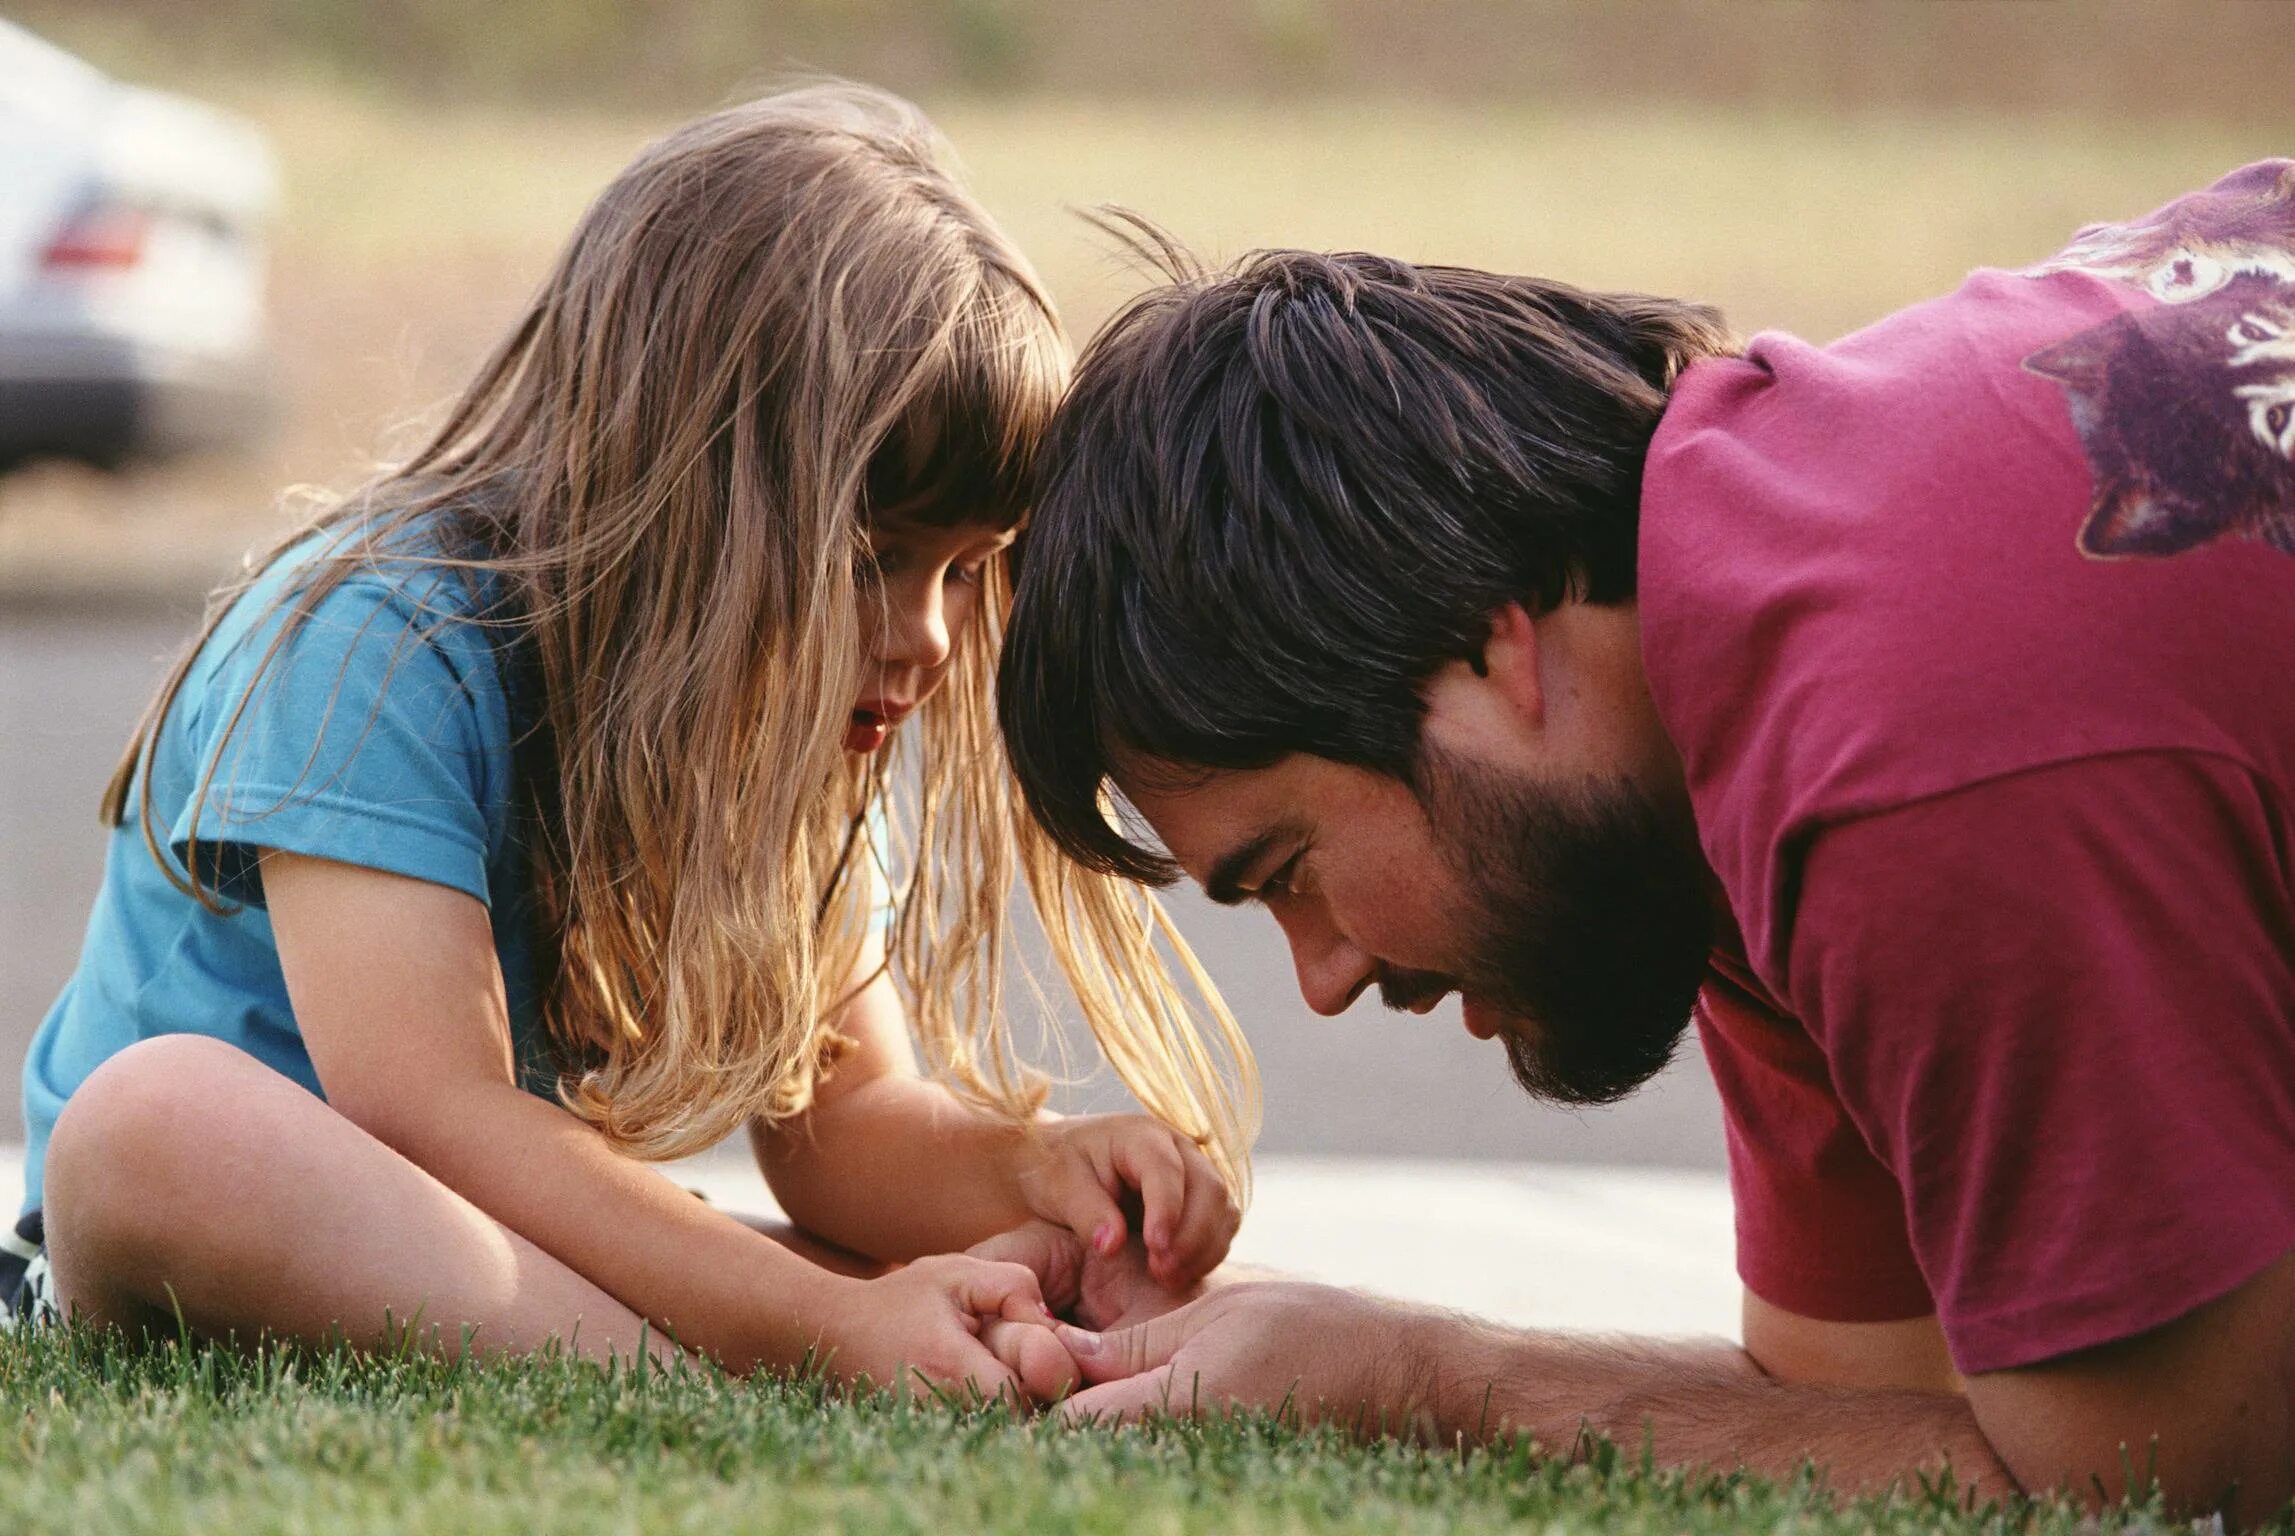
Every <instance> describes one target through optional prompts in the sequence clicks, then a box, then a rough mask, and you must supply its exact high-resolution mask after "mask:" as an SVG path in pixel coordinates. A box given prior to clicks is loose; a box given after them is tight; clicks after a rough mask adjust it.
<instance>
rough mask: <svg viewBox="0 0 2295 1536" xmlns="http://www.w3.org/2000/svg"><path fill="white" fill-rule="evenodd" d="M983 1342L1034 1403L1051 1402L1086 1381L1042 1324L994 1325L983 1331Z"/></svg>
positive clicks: (1056, 1338)
mask: <svg viewBox="0 0 2295 1536" xmlns="http://www.w3.org/2000/svg"><path fill="white" fill-rule="evenodd" d="M980 1342H981V1343H982V1344H983V1345H985V1346H986V1347H987V1350H988V1352H989V1353H990V1354H992V1355H994V1356H995V1357H996V1361H997V1363H998V1364H999V1365H1002V1366H1003V1367H1004V1368H1005V1369H1006V1370H1008V1371H1010V1372H1011V1373H1012V1375H1013V1377H1014V1378H1015V1379H1016V1380H1017V1381H1018V1382H1019V1383H1020V1389H1021V1390H1022V1391H1023V1392H1026V1393H1027V1394H1028V1397H1029V1399H1030V1400H1031V1401H1033V1402H1039V1403H1048V1402H1051V1401H1053V1400H1055V1399H1056V1398H1059V1397H1061V1396H1063V1395H1065V1394H1067V1393H1069V1392H1073V1391H1074V1390H1075V1389H1076V1387H1077V1386H1078V1385H1079V1384H1080V1383H1081V1382H1082V1381H1083V1372H1081V1371H1080V1370H1078V1369H1077V1367H1076V1362H1075V1359H1074V1358H1073V1357H1072V1356H1070V1355H1069V1353H1068V1350H1067V1347H1066V1346H1065V1345H1063V1344H1062V1343H1061V1342H1060V1339H1059V1336H1058V1335H1057V1334H1055V1333H1054V1332H1053V1331H1052V1330H1051V1329H1049V1328H1046V1327H1043V1326H1041V1325H1039V1324H1036V1323H1007V1322H1003V1321H997V1322H992V1323H990V1324H989V1325H988V1326H987V1327H986V1328H985V1329H983V1330H982V1331H981V1334H980Z"/></svg>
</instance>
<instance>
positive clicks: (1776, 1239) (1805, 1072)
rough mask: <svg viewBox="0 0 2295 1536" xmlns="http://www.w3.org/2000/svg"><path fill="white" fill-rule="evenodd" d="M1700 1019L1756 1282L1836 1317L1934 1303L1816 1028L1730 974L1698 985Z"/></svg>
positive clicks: (1890, 1184)
mask: <svg viewBox="0 0 2295 1536" xmlns="http://www.w3.org/2000/svg"><path fill="white" fill-rule="evenodd" d="M1697 1027H1698V1037H1699V1040H1700V1043H1701V1044H1702V1045H1703V1046H1704V1052H1705V1062H1706V1066H1707V1067H1708V1068H1709V1069H1710V1070H1711V1071H1712V1073H1713V1080H1714V1085H1715V1086H1716V1087H1717V1088H1718V1089H1719V1090H1720V1093H1721V1106H1722V1127H1723V1130H1724V1132H1725V1134H1726V1136H1727V1140H1728V1147H1729V1193H1730V1203H1731V1205H1732V1206H1733V1207H1734V1208H1735V1213H1736V1219H1737V1273H1738V1277H1739V1278H1740V1279H1742V1280H1743V1281H1744V1282H1745V1288H1746V1289H1747V1290H1749V1291H1751V1292H1752V1293H1753V1294H1754V1295H1756V1296H1758V1297H1760V1298H1761V1299H1762V1300H1763V1301H1766V1302H1768V1303H1770V1304H1771V1305H1772V1306H1777V1307H1782V1308H1784V1309H1785V1310H1786V1311H1788V1312H1793V1313H1797V1314H1799V1315H1800V1316H1802V1317H1810V1318H1818V1319H1821V1320H1823V1321H1825V1322H1833V1323H1880V1322H1893V1321H1896V1320H1898V1319H1902V1318H1908V1317H1926V1316H1928V1315H1929V1314H1930V1313H1932V1312H1934V1311H1935V1310H1936V1304H1935V1302H1934V1301H1932V1300H1931V1299H1930V1297H1929V1293H1928V1283H1927V1282H1926V1281H1925V1280H1923V1279H1922V1278H1921V1272H1920V1265H1919V1263H1918V1262H1917V1261H1916V1260H1915V1259H1914V1257H1913V1252H1912V1248H1911V1246H1910V1243H1909V1242H1908V1240H1907V1238H1906V1236H1905V1213H1904V1197H1903V1196H1902V1195H1901V1194H1900V1193H1899V1192H1898V1189H1897V1181H1896V1176H1895V1175H1894V1174H1892V1173H1890V1172H1889V1170H1888V1169H1887V1168H1885V1167H1883V1166H1881V1163H1880V1160H1879V1159H1878V1158H1876V1157H1874V1155H1873V1150H1872V1148H1871V1147H1869V1146H1867V1145H1866V1144H1865V1138H1864V1136H1863V1134H1862V1133H1861V1132H1859V1131H1858V1129H1857V1128H1856V1125H1855V1124H1854V1123H1853V1122H1852V1121H1851V1120H1850V1119H1849V1115H1848V1111H1847V1109H1846V1108H1845V1107H1844V1106H1843V1105H1842V1103H1841V1100H1840V1098H1839V1096H1838V1095H1837V1094H1836V1093H1835V1092H1834V1090H1833V1078H1832V1072H1831V1070H1830V1068H1829V1067H1828V1066H1827V1065H1826V1062H1825V1053H1824V1051H1823V1049H1822V1048H1821V1047H1819V1045H1818V1044H1817V1042H1816V1041H1815V1040H1814V1039H1812V1038H1810V1035H1809V1032H1808V1030H1807V1029H1806V1028H1804V1027H1803V1026H1802V1024H1801V1022H1800V1021H1799V1020H1797V1019H1794V1018H1791V1017H1788V1016H1787V1015H1785V1014H1783V1013H1782V1012H1780V1011H1779V1010H1778V1009H1777V1007H1776V1005H1775V1004H1774V1003H1773V1002H1771V1001H1770V1000H1769V999H1768V998H1767V997H1766V996H1761V995H1756V993H1755V992H1754V990H1753V989H1752V988H1751V987H1749V986H1747V985H1745V984H1743V983H1741V982H1739V981H1737V980H1735V979H1734V978H1731V977H1729V976H1727V975H1725V974H1722V973H1719V972H1716V973H1714V974H1712V975H1709V976H1708V978H1707V980H1706V984H1705V988H1704V990H1703V991H1702V992H1701V993H1700V994H1699V996H1698V1000H1697Z"/></svg>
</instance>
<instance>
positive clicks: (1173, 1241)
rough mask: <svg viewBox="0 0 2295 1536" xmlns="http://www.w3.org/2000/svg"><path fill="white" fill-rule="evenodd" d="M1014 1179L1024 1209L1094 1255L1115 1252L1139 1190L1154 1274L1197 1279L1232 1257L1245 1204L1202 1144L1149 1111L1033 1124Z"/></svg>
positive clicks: (1167, 1281) (1180, 1281) (1176, 1280)
mask: <svg viewBox="0 0 2295 1536" xmlns="http://www.w3.org/2000/svg"><path fill="white" fill-rule="evenodd" d="M1035 1132H1036V1134H1035V1136H1034V1137H1033V1138H1032V1146H1031V1149H1030V1151H1029V1153H1028V1154H1026V1157H1025V1160H1024V1162H1023V1164H1022V1167H1021V1170H1020V1173H1019V1176H1018V1183H1019V1189H1020V1197H1021V1199H1022V1200H1023V1201H1025V1202H1026V1204H1027V1206H1028V1209H1029V1210H1030V1211H1031V1212H1033V1213H1034V1214H1036V1215H1038V1216H1040V1217H1042V1218H1043V1219H1044V1220H1046V1221H1049V1222H1051V1223H1053V1224H1054V1225H1055V1226H1062V1227H1066V1228H1067V1229H1068V1230H1069V1231H1071V1232H1073V1233H1075V1234H1076V1236H1077V1237H1078V1238H1079V1239H1081V1240H1082V1241H1083V1243H1084V1245H1085V1247H1087V1248H1089V1249H1090V1250H1091V1251H1092V1252H1093V1253H1094V1254H1097V1255H1099V1256H1101V1257H1103V1258H1104V1257H1106V1256H1107V1255H1109V1254H1113V1253H1115V1252H1117V1251H1119V1250H1120V1249H1121V1248H1122V1247H1123V1246H1124V1240H1125V1237H1126V1235H1127V1234H1128V1232H1129V1231H1130V1223H1129V1222H1128V1221H1126V1220H1125V1216H1124V1209H1125V1205H1126V1203H1127V1197H1128V1196H1131V1195H1132V1194H1133V1192H1134V1191H1136V1192H1137V1200H1136V1204H1137V1208H1138V1210H1139V1213H1140V1227H1139V1230H1140V1237H1141V1240H1142V1243H1143V1245H1144V1246H1145V1248H1146V1252H1147V1267H1148V1273H1149V1274H1151V1275H1153V1276H1154V1277H1155V1278H1156V1279H1157V1280H1158V1281H1160V1282H1161V1283H1163V1284H1164V1285H1167V1286H1185V1285H1192V1284H1193V1283H1194V1282H1196V1281H1197V1280H1200V1279H1202V1278H1203V1277H1204V1276H1205V1275H1207V1274H1209V1273H1210V1272H1211V1271H1212V1270H1213V1269H1215V1268H1217V1267H1218V1265H1219V1261H1220V1260H1222V1259H1224V1258H1226V1257H1227V1245H1228V1244H1229V1243H1231V1242H1233V1241H1234V1239H1235V1229H1236V1227H1238V1226H1239V1225H1241V1224H1242V1220H1243V1213H1242V1212H1241V1211H1239V1210H1238V1209H1236V1205H1235V1197H1234V1196H1232V1195H1230V1194H1229V1193H1228V1192H1227V1186H1226V1185H1225V1184H1223V1183H1221V1182H1220V1179H1219V1175H1218V1174H1217V1173H1215V1172H1213V1171H1212V1167H1211V1162H1210V1160H1209V1159H1208V1158H1206V1157H1205V1156H1204V1155H1203V1153H1202V1151H1201V1149H1199V1148H1198V1147H1197V1146H1196V1145H1195V1143H1193V1142H1191V1141H1189V1140H1188V1139H1187V1138H1186V1137H1184V1136H1182V1135H1180V1134H1179V1133H1178V1132H1177V1131H1174V1130H1172V1129H1171V1128H1170V1127H1169V1126H1167V1125H1165V1124H1163V1122H1161V1121H1159V1120H1155V1119H1151V1118H1150V1117H1148V1116H1146V1115H1084V1116H1079V1117H1078V1118H1076V1119H1072V1120H1051V1121H1046V1122H1044V1123H1043V1124H1041V1125H1039V1126H1037V1127H1035Z"/></svg>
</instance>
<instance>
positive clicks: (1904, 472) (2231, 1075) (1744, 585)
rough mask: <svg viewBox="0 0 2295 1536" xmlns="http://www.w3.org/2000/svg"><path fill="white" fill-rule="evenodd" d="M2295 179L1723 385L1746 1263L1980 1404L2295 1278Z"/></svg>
mask: <svg viewBox="0 0 2295 1536" xmlns="http://www.w3.org/2000/svg"><path fill="white" fill-rule="evenodd" d="M2291 415H2295V162H2286V161H2279V162H2271V163H2267V164H2264V165H2258V166H2252V167H2249V168H2248V169H2246V170H2244V171H2240V172H2237V173H2235V174H2234V175H2232V176H2230V177H2227V178H2225V180H2223V181H2222V182H2219V183H2217V185H2216V186H2215V187H2213V188H2211V189H2209V191H2207V192H2206V193H2202V194H2196V195H2194V196H2193V197H2189V198H2185V199H2182V200H2180V201H2179V202H2177V203H2174V204H2170V205H2169V206H2168V207H2167V208H2164V209H2162V210H2160V211H2159V212H2158V213H2155V214H2153V215H2151V216H2150V217H2149V218H2147V219H2144V220H2141V221H2139V222H2137V223H2134V224H2128V225H2118V226H2106V227H2100V228H2096V229H2091V230H2087V231H2083V232H2082V234H2081V235H2080V236H2079V238H2078V239H2077V240H2076V242H2075V243H2074V245H2073V246H2072V247H2071V248H2070V249H2069V250H2068V251H2067V252H2066V253H2065V255H2064V256H2063V257H2060V258H2058V259H2057V260H2056V261H2054V262H2051V263H2049V264H2048V265H2047V266H2046V267H2043V268H2038V269H2034V270H2032V271H2029V272H2022V273H2013V272H2000V271H1984V272H1979V273H1977V274H1976V275H1974V276H1973V277H1971V278H1970V279H1969V280H1968V281H1967V283H1966V284H1964V285H1963V286H1962V287H1961V288H1960V289H1959V291H1957V292H1956V293H1953V294H1951V295H1950V296H1948V297H1945V298H1942V299H1938V300H1935V301H1933V302H1931V303H1927V304H1923V305H1919V306H1916V307H1915V308H1912V309H1909V310H1906V311H1904V312H1902V313H1900V314H1897V315H1893V316H1891V317H1890V318H1888V319H1886V320H1884V321H1882V322H1881V323H1879V324H1878V325H1875V326H1873V327H1871V328H1870V329H1868V330H1865V331H1861V332H1859V333H1857V334H1856V335H1853V336H1850V337H1848V338H1847V339H1845V340H1843V341H1840V342H1838V343H1836V344H1834V345H1832V346H1830V347H1824V348H1817V347H1811V346H1808V345H1805V344H1803V343H1802V342H1799V341H1796V340H1794V339H1792V338H1791V337H1788V336H1777V335H1769V336H1763V337H1760V338H1758V339H1756V340H1755V341H1754V343H1753V344H1752V346H1751V348H1750V349H1749V351H1748V353H1747V355H1746V356H1745V357H1744V358H1743V359H1732V360H1726V361H1712V362H1705V363H1700V364H1698V365H1696V366H1695V367H1692V368H1691V369H1689V370H1688V371H1687V372H1686V373H1685V374H1684V375H1683V377H1682V378H1681V380H1680V382H1679V384H1678V386H1677V387H1676V389H1675V392H1674V397H1673V402H1672V404H1671V406H1670V407H1669V408H1668V410H1667V412H1666V415H1665V419H1664V421H1663V423H1662V424H1661V426H1660V428H1659V431H1658V435H1657V440H1656V442H1655V444H1654V445H1653V447H1652V450H1651V453H1650V458H1649V466H1648V471H1647V475H1646V479H1645V481H1644V489H1643V499H1642V543H1641V570H1640V592H1641V621H1642V630H1643V645H1644V651H1645V657H1646V661H1647V664H1648V671H1649V680H1650V687H1651V690H1652V693H1653V695H1654V697H1655V699H1656V702H1657V707H1658V710H1659V712H1660V714H1661V716H1662V718H1663V719H1664V722H1665V724H1666V727H1667V729H1668V731H1669V732H1670V733H1671V734H1672V736H1673V739H1674V741H1675V742H1676V743H1677V744H1678V745H1679V747H1680V748H1681V750H1682V754H1683V758H1684V761H1685V763H1686V765H1687V771H1688V778H1689V789H1690V794H1691V796H1692V798H1693V800H1694V802H1695V805H1696V810H1697V817H1698V823H1699V827H1700V829H1701V832H1702V835H1703V839H1704V843H1705V849H1706V853H1707V855H1708V857H1709V858H1710V859H1711V860H1712V863H1713V867H1714V869H1715V871H1716V872H1717V874H1718V875H1719V877H1720V879H1721V881H1722V883H1723V885H1724V887H1725V888H1726V890H1727V892H1728V896H1729V900H1730V903H1731V906H1732V909H1733V911H1734V913H1735V915H1736V917H1737V920H1738V926H1739V928H1740V930H1741V932H1742V935H1743V947H1742V951H1741V953H1736V954H1724V955H1719V956H1717V957H1716V961H1715V965H1714V969H1713V971H1712V974H1711V976H1710V977H1709V980H1708V984H1707V986H1706V989H1705V992H1704V995H1703V997H1702V998H1701V1000H1700V1006H1699V1011H1698V1012H1699V1018H1698V1023H1699V1027H1700V1031H1701V1035H1702V1038H1703V1040H1704V1043H1705V1047H1706V1053H1707V1056H1708V1058H1709V1060H1710V1061H1711V1063H1712V1066H1713V1070H1714V1074H1715V1076H1716V1078H1717V1079H1718V1081H1719V1083H1720V1086H1721V1091H1722V1097H1723V1101H1724V1104H1725V1106H1726V1109H1727V1118H1728V1128H1729V1143H1730V1166H1731V1177H1732V1183H1733V1187H1734V1191H1735V1195H1736V1199H1737V1207H1738V1249H1739V1268H1740V1271H1741V1273H1742V1274H1743V1277H1744V1279H1745V1282H1746V1284H1747V1285H1748V1286H1749V1287H1750V1288H1751V1289H1752V1290H1753V1291H1754V1292H1755V1294H1757V1295H1759V1296H1761V1297H1763V1298H1764V1299H1766V1300H1768V1301H1770V1302H1772V1303H1775V1304H1776V1305H1778V1306H1780V1307H1783V1308H1786V1309H1787V1310H1789V1311H1792V1312H1796V1313H1800V1314H1802V1315H1805V1316H1809V1317H1815V1318H1822V1319H1830V1320H1838V1321H1875V1320H1881V1319H1887V1318H1899V1317H1911V1316H1918V1315H1922V1314H1925V1313H1927V1312H1929V1311H1931V1310H1933V1311H1934V1312H1935V1313H1936V1314H1937V1316H1938V1318H1939V1319H1940V1321H1941V1323H1942V1325H1943V1328H1944V1332H1945V1336H1946V1338H1947V1340H1948V1341H1949V1342H1950V1344H1951V1347H1952V1351H1953V1356H1954V1359H1955V1360H1956V1361H1957V1362H1958V1364H1959V1366H1960V1368H1961V1369H1962V1370H1963V1371H1965V1372H1969V1373H1975V1372H1980V1371H1989V1370H1996V1369H2001V1368H2004V1367H2009V1366H2015V1365H2020V1364H2026V1363H2029V1362H2032V1361H2035V1360H2041V1359H2046V1358H2049V1357H2051V1356H2055V1355H2060V1354H2063V1353H2066V1352H2068V1351H2071V1350H2075V1349H2079V1348H2082V1347H2085V1346H2088V1345H2093V1344H2098V1343H2102V1342H2105V1341H2108V1340H2112V1339H2118V1338H2124V1337H2127V1336H2129V1335H2131V1334H2135V1333H2139V1332H2141V1331H2143V1330H2145V1329H2148V1328H2151V1327H2154V1326H2157V1325H2158V1324H2160V1323H2163V1322H2166V1321H2168V1320H2169V1319H2171V1318H2174V1317H2176V1316H2178V1315H2180V1314H2182V1313H2184V1312H2187V1311H2189V1310H2190V1309H2192V1308H2193V1307H2195V1306H2198V1305H2200V1304H2202V1303H2204V1302H2206V1301H2209V1300H2212V1299H2214V1298H2215V1297H2217V1296H2220V1295H2222V1294H2224V1293H2226V1292H2228V1291H2230V1290H2232V1289H2234V1288H2236V1287H2237V1286H2239V1285H2240V1284H2241V1283H2242V1282H2244V1281H2246V1280H2248V1279H2250V1278H2252V1277H2253V1276H2254V1275H2255V1274H2257V1273H2258V1272H2259V1271H2260V1270H2261V1269H2263V1268H2264V1267H2265V1266H2266V1265H2268V1264H2270V1263H2271V1262H2272V1261H2273V1260H2274V1259H2276V1258H2278V1257H2279V1256H2280V1255H2281V1254H2283V1253H2285V1252H2287V1251H2288V1250H2289V1249H2290V1248H2291V1247H2295V424H2291V422H2290V416H2291Z"/></svg>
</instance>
